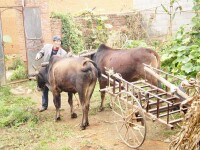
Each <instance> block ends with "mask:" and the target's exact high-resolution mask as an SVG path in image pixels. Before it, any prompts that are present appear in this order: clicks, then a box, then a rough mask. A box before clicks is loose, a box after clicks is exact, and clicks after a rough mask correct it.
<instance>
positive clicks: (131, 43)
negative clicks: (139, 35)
mask: <svg viewBox="0 0 200 150" xmlns="http://www.w3.org/2000/svg"><path fill="white" fill-rule="evenodd" d="M124 47H125V48H135V47H150V46H148V45H147V43H146V42H145V41H144V40H127V42H126V43H125V44H124Z"/></svg>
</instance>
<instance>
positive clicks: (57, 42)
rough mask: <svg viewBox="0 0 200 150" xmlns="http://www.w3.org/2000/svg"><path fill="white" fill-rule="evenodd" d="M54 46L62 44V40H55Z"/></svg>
mask: <svg viewBox="0 0 200 150" xmlns="http://www.w3.org/2000/svg"><path fill="white" fill-rule="evenodd" d="M53 46H54V47H60V46H61V41H60V40H56V41H53Z"/></svg>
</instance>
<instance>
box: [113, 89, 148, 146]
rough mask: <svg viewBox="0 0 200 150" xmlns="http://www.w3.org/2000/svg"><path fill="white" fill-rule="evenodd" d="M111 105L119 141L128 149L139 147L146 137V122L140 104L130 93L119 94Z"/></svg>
mask: <svg viewBox="0 0 200 150" xmlns="http://www.w3.org/2000/svg"><path fill="white" fill-rule="evenodd" d="M112 104H113V108H112V110H113V113H114V118H115V124H116V128H117V131H118V133H119V136H120V138H121V140H122V141H123V142H124V143H125V144H126V145H128V146H129V147H132V148H138V147H140V146H141V145H142V144H143V142H144V140H145V137H146V120H145V117H144V113H143V110H142V107H141V105H140V103H139V102H138V100H137V99H136V98H135V97H134V96H133V95H132V94H131V93H130V92H119V93H118V94H117V95H116V97H115V99H114V100H113V101H112Z"/></svg>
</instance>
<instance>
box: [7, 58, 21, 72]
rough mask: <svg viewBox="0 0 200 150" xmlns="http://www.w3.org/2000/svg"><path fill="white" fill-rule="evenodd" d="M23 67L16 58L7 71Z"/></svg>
mask: <svg viewBox="0 0 200 150" xmlns="http://www.w3.org/2000/svg"><path fill="white" fill-rule="evenodd" d="M23 65H24V62H23V61H22V60H21V59H20V58H19V57H18V58H16V59H15V60H14V61H13V63H12V66H11V68H9V69H13V70H15V69H17V68H18V67H19V66H23Z"/></svg>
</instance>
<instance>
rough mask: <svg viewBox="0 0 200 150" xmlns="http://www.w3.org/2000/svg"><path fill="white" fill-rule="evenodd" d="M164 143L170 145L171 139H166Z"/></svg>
mask: <svg viewBox="0 0 200 150" xmlns="http://www.w3.org/2000/svg"><path fill="white" fill-rule="evenodd" d="M163 142H165V143H170V142H171V140H170V139H169V138H167V139H165V140H164V141H163Z"/></svg>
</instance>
